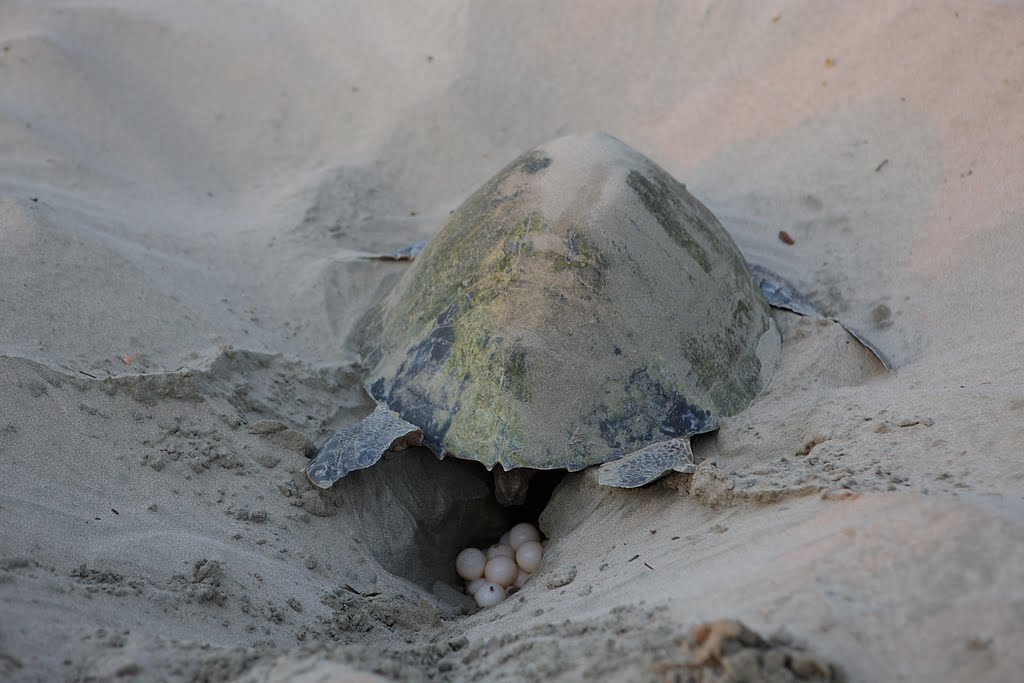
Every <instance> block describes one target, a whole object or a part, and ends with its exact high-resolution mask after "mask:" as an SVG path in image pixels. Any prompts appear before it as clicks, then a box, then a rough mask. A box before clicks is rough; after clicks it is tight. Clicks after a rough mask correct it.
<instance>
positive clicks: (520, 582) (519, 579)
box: [512, 569, 533, 588]
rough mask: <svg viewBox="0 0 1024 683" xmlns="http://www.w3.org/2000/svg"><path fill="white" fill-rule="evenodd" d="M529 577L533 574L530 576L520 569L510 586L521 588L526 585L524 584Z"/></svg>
mask: <svg viewBox="0 0 1024 683" xmlns="http://www.w3.org/2000/svg"><path fill="white" fill-rule="evenodd" d="M531 576H533V574H531V573H530V572H524V571H523V570H522V569H520V570H519V573H518V574H516V582H515V583H514V584H512V585H513V586H515V587H516V588H522V587H523V586H525V585H526V582H527V581H529V580H530V577H531Z"/></svg>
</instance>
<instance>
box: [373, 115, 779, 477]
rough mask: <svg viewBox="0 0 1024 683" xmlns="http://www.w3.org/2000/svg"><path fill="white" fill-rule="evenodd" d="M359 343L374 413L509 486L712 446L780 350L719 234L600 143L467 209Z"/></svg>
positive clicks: (562, 152)
mask: <svg viewBox="0 0 1024 683" xmlns="http://www.w3.org/2000/svg"><path fill="white" fill-rule="evenodd" d="M362 339H363V349H362V350H363V353H364V361H365V362H366V364H367V367H368V368H369V376H368V381H367V387H368V389H369V391H370V393H371V395H372V396H373V397H374V398H375V399H376V400H377V401H378V402H380V403H382V404H385V405H386V406H387V407H388V408H390V409H391V410H393V411H395V412H397V413H398V414H399V415H400V416H401V417H402V419H404V420H406V421H408V422H410V423H412V424H414V425H417V426H419V427H420V428H421V429H422V430H423V441H424V443H425V444H426V445H427V446H429V447H430V448H431V449H432V450H433V451H434V452H435V453H437V454H438V455H451V456H456V457H460V458H470V459H474V460H478V461H480V462H482V463H483V464H484V465H486V466H487V467H488V468H490V467H492V466H493V465H494V464H495V463H501V465H502V466H503V467H504V468H505V469H512V468H516V467H529V468H534V469H555V468H565V469H570V470H577V469H581V468H584V467H587V466H589V465H594V464H597V463H602V462H606V461H608V460H611V459H614V458H617V457H620V456H622V455H623V454H626V453H630V452H632V451H635V450H637V449H640V448H642V447H644V446H647V445H649V444H652V443H655V442H658V441H663V440H666V439H671V438H674V437H683V436H689V435H692V434H699V433H702V432H706V431H710V430H712V429H714V428H716V427H717V419H718V418H719V417H720V416H724V415H732V414H735V413H737V412H739V411H740V410H742V409H743V408H745V407H746V406H747V405H748V404H749V403H750V402H751V400H752V399H753V398H754V397H755V396H756V395H757V394H758V393H759V392H760V390H761V389H762V387H763V386H764V385H765V384H766V383H767V381H768V379H769V378H770V377H771V374H772V372H773V370H774V368H775V365H776V361H777V358H778V352H779V348H780V339H779V335H778V331H777V330H776V328H775V325H774V322H773V319H772V317H771V314H770V312H769V308H768V305H767V303H766V302H765V300H764V298H763V296H762V295H761V292H760V291H759V289H758V287H757V284H756V283H755V282H754V279H753V278H752V277H751V273H750V271H749V270H748V268H747V265H746V263H745V261H744V259H743V256H742V255H741V254H740V252H739V250H738V249H737V247H736V245H735V244H734V243H733V241H732V239H731V238H730V237H729V235H728V233H726V231H725V230H724V229H723V228H722V226H721V224H720V223H719V222H718V220H717V219H716V218H715V217H714V216H713V215H712V214H711V212H710V211H709V210H708V209H707V208H705V207H704V205H703V204H701V203H700V202H699V201H697V200H696V199H695V198H694V197H693V196H692V195H691V194H690V193H689V192H688V191H687V190H686V188H685V187H684V186H683V185H682V184H680V183H679V182H677V181H676V180H675V179H674V178H672V176H671V175H669V174H668V173H667V172H665V171H664V170H662V169H661V168H660V167H659V166H657V165H656V164H655V163H653V162H652V161H650V160H649V159H647V158H646V157H644V156H643V155H641V154H640V153H638V152H636V151H634V150H633V149H631V148H630V147H628V146H627V145H625V144H624V143H622V142H620V141H619V140H617V139H615V138H613V137H611V136H608V135H605V134H601V133H590V134H586V135H578V136H570V137H565V138H561V139H558V140H555V141H553V142H551V143H548V144H546V145H543V146H541V147H538V148H536V149H534V150H532V151H530V152H527V153H526V154H524V155H523V156H521V157H519V158H518V159H516V160H515V161H514V162H512V163H511V164H510V165H509V166H507V167H506V168H505V169H503V170H502V171H501V172H500V173H498V174H497V175H496V176H494V177H493V178H492V179H491V180H490V181H489V182H487V183H486V184H485V185H484V186H483V187H482V188H480V189H479V190H478V191H477V192H476V193H475V194H473V195H472V196H471V197H470V198H469V199H467V200H466V202H465V203H464V204H462V206H461V207H459V209H458V210H456V211H455V212H454V213H453V214H452V215H451V217H450V219H449V221H448V223H447V224H446V225H445V227H444V228H443V229H442V230H441V232H440V233H439V234H438V235H437V236H436V237H435V238H434V239H433V240H431V241H430V243H429V244H428V245H427V247H426V248H425V249H424V251H423V252H422V254H421V255H420V256H419V257H418V258H417V259H416V260H415V262H414V263H413V264H412V265H411V267H410V268H409V270H408V271H407V272H406V273H405V274H404V275H403V276H402V278H401V279H400V281H399V282H398V284H397V285H396V286H395V288H394V289H393V290H392V291H391V293H390V294H389V295H388V296H387V298H386V299H385V300H384V301H383V302H381V304H380V305H379V306H378V308H377V309H376V310H375V311H374V312H373V313H371V315H370V316H369V318H368V320H367V322H366V324H365V325H364V327H363V331H362Z"/></svg>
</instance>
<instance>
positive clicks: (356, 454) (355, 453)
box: [306, 404, 423, 489]
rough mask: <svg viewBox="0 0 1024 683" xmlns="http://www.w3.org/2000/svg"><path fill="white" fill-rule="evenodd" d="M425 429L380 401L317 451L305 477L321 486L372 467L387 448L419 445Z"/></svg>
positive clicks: (397, 449) (394, 448) (395, 448)
mask: <svg viewBox="0 0 1024 683" xmlns="http://www.w3.org/2000/svg"><path fill="white" fill-rule="evenodd" d="M422 441H423V432H422V430H420V428H419V427H417V426H416V425H414V424H411V423H409V422H406V421H405V420H403V419H402V418H400V417H399V416H398V413H395V412H393V411H391V410H388V407H387V406H385V405H383V404H381V405H378V406H377V409H376V410H374V411H373V412H372V413H370V415H369V416H367V417H365V418H363V419H362V420H360V421H359V422H357V423H355V424H354V425H352V426H351V427H346V428H345V429H342V430H341V431H339V432H336V433H335V434H334V435H333V436H331V438H329V439H327V441H326V442H324V445H323V446H321V447H320V450H319V451H317V454H316V456H315V457H314V458H313V460H312V462H310V463H309V465H308V466H307V467H306V476H307V477H309V481H310V482H312V483H313V485H315V486H318V487H320V488H322V489H326V488H330V486H331V485H332V484H333V483H334V482H336V481H338V480H339V479H341V478H342V477H344V476H345V475H346V474H348V473H349V472H352V471H355V470H361V469H364V468H366V467H369V466H371V465H373V464H374V463H376V462H377V461H378V460H380V459H381V456H383V455H384V453H385V452H387V451H400V450H404V449H406V448H409V447H410V446H418V445H419V444H420V443H421V442H422Z"/></svg>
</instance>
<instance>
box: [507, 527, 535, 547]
mask: <svg viewBox="0 0 1024 683" xmlns="http://www.w3.org/2000/svg"><path fill="white" fill-rule="evenodd" d="M527 541H540V532H539V531H537V527H535V526H534V525H532V524H528V523H526V522H522V523H521V524H516V525H515V526H514V527H512V528H511V529H510V530H509V532H508V544H509V545H510V546H512V550H519V546H521V545H522V544H524V543H526V542H527Z"/></svg>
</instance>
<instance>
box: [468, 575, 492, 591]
mask: <svg viewBox="0 0 1024 683" xmlns="http://www.w3.org/2000/svg"><path fill="white" fill-rule="evenodd" d="M485 583H487V579H484V578H482V577H481V578H479V579H473V580H472V581H467V582H466V595H476V592H477V591H478V590H480V586H482V585H484V584H485Z"/></svg>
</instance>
